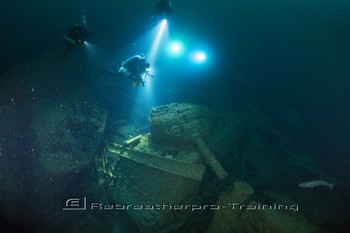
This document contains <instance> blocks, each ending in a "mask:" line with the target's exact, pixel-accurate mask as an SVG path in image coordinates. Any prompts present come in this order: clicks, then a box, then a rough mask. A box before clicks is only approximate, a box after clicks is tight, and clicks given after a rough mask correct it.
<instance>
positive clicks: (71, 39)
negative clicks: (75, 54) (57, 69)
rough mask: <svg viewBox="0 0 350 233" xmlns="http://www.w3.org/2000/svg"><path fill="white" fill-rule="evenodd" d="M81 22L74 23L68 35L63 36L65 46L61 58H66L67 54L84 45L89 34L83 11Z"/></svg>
mask: <svg viewBox="0 0 350 233" xmlns="http://www.w3.org/2000/svg"><path fill="white" fill-rule="evenodd" d="M81 18H82V24H75V25H73V27H72V28H71V30H70V32H69V36H64V37H63V41H64V42H65V44H66V48H65V50H64V52H63V60H67V54H68V53H69V52H70V51H72V50H74V49H76V48H77V47H79V46H84V45H85V43H86V40H87V38H88V36H89V31H88V28H87V24H86V17H85V14H84V11H83V12H82V17H81Z"/></svg>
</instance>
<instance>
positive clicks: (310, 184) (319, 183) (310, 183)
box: [299, 180, 334, 189]
mask: <svg viewBox="0 0 350 233" xmlns="http://www.w3.org/2000/svg"><path fill="white" fill-rule="evenodd" d="M318 186H327V187H328V188H329V189H333V187H334V184H331V183H329V182H328V181H325V180H310V181H307V182H303V183H300V184H299V187H302V188H315V187H318Z"/></svg>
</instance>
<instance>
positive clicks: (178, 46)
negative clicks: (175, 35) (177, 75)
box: [169, 41, 184, 55]
mask: <svg viewBox="0 0 350 233" xmlns="http://www.w3.org/2000/svg"><path fill="white" fill-rule="evenodd" d="M169 50H170V53H171V54H173V55H180V54H182V53H183V51H184V47H183V45H182V43H181V42H178V41H175V42H173V43H171V45H170V47H169Z"/></svg>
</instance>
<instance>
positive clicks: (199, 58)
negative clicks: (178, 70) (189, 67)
mask: <svg viewBox="0 0 350 233" xmlns="http://www.w3.org/2000/svg"><path fill="white" fill-rule="evenodd" d="M190 59H191V61H192V62H194V63H203V62H205V60H206V59H207V55H206V54H205V53H204V52H203V51H195V52H193V53H192V54H191V56H190Z"/></svg>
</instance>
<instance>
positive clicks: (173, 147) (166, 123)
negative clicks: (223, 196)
mask: <svg viewBox="0 0 350 233" xmlns="http://www.w3.org/2000/svg"><path fill="white" fill-rule="evenodd" d="M208 116H209V114H208V110H207V109H206V107H204V106H199V105H191V104H170V105H165V106H159V107H156V108H154V109H152V112H151V133H150V134H146V135H139V136H137V137H134V138H132V139H131V140H128V141H126V142H125V143H124V144H123V145H118V144H115V143H111V144H109V146H108V150H107V151H106V153H105V155H104V159H103V161H104V162H103V164H102V165H101V166H100V169H99V170H100V173H99V174H100V178H99V179H100V183H104V184H105V186H106V188H107V189H108V190H109V196H110V199H111V200H112V201H113V202H114V203H118V205H120V206H124V207H126V208H125V211H126V212H127V214H128V215H129V216H130V217H131V219H133V221H134V222H135V223H136V224H137V225H138V228H139V230H140V232H158V231H160V230H161V229H164V227H166V226H167V225H173V224H175V223H178V222H185V221H184V220H185V219H186V213H187V214H189V213H190V212H191V211H186V210H190V209H188V208H190V206H191V205H195V204H196V201H197V202H198V198H197V195H198V193H199V190H200V186H201V183H202V178H203V175H204V173H205V164H208V165H209V166H210V167H211V169H212V170H213V171H214V173H215V174H216V175H217V177H218V178H219V179H222V178H225V177H226V175H227V173H226V171H224V169H223V168H222V167H221V165H220V163H219V162H218V161H217V160H216V159H215V157H214V156H213V154H212V153H211V152H210V150H209V149H208V147H207V146H206V144H205V139H206V138H207V137H208V136H209V132H210V130H209V118H208ZM101 174H102V175H103V174H104V176H101ZM197 204H199V203H197ZM181 208H182V209H181ZM179 210H181V211H179ZM176 225H179V227H180V224H176Z"/></svg>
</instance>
